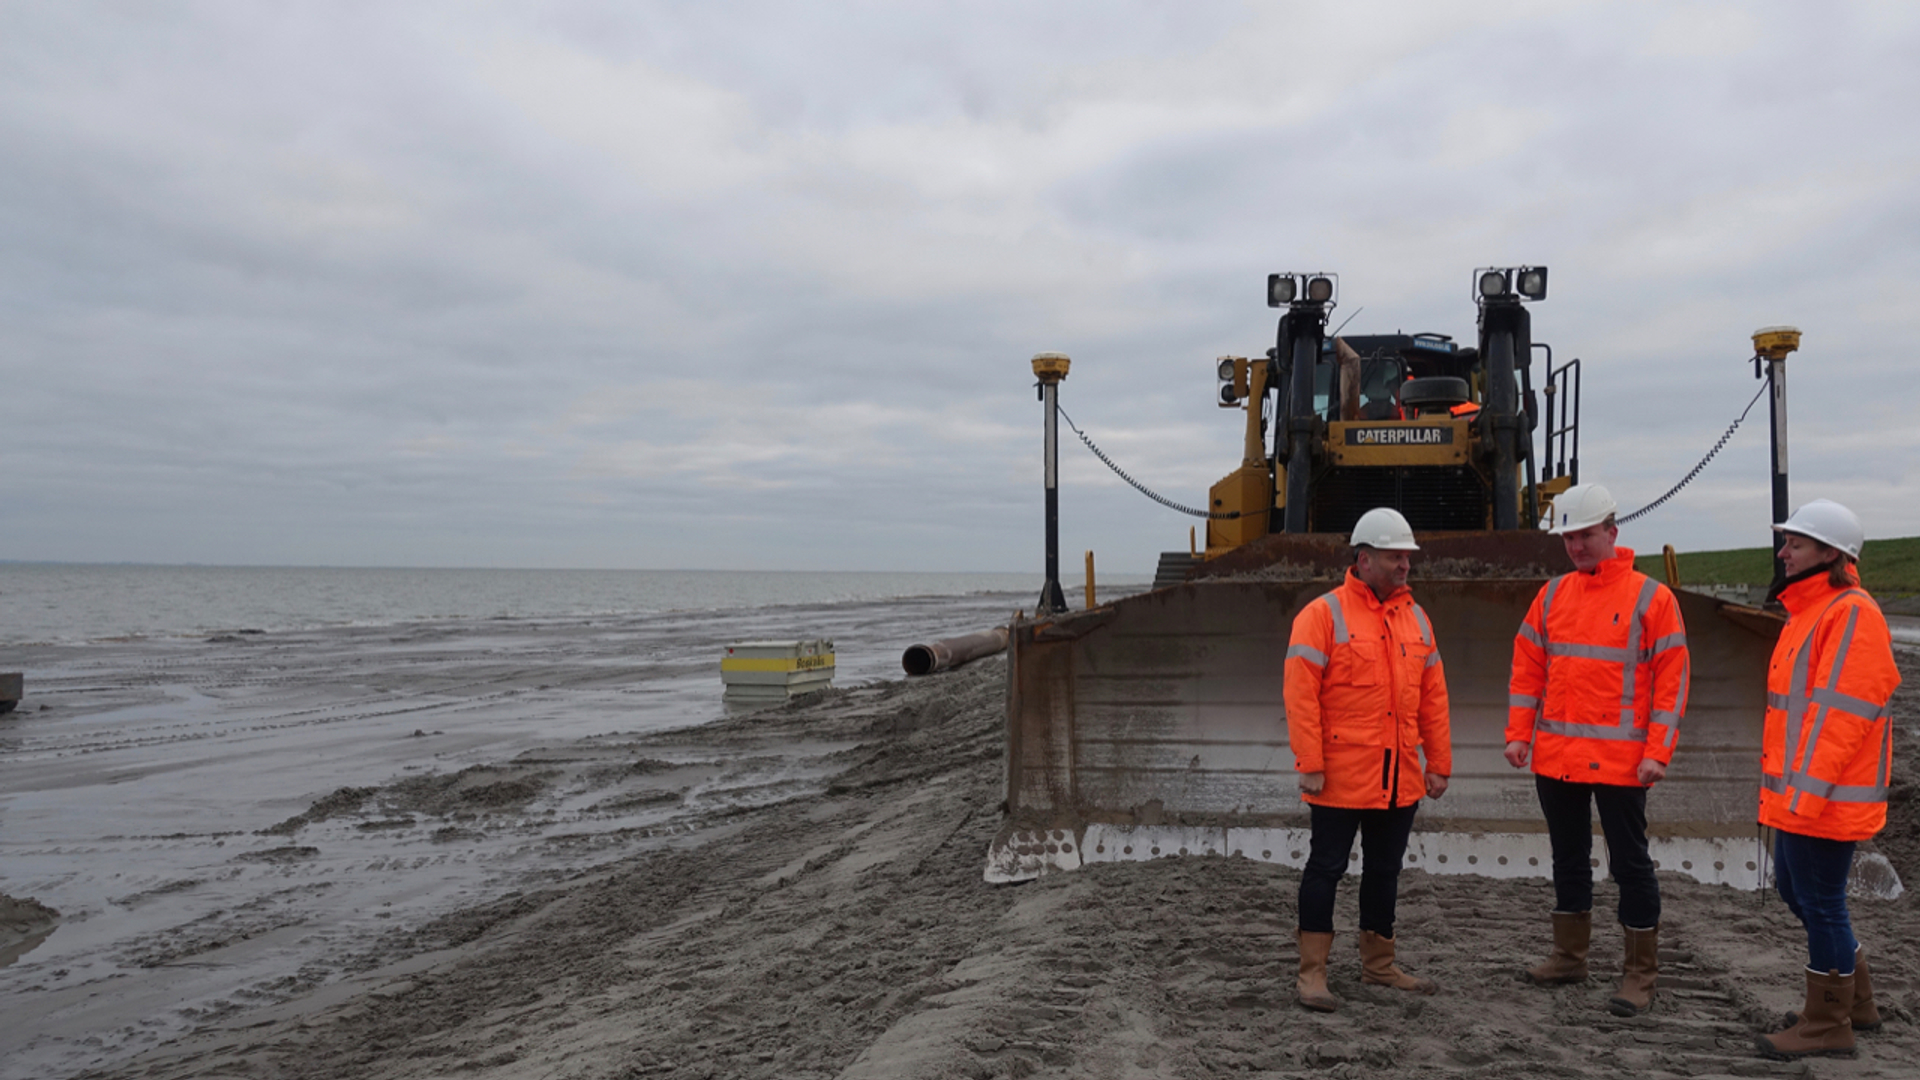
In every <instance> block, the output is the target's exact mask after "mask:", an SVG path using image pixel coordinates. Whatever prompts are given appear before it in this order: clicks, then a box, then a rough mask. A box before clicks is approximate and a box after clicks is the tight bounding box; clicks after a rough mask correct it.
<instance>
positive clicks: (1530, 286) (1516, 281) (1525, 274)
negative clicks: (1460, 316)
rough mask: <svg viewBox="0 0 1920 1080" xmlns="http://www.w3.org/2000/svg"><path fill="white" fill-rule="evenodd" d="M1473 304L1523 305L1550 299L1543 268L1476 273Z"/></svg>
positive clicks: (1496, 268) (1503, 268)
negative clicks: (1518, 303) (1492, 302)
mask: <svg viewBox="0 0 1920 1080" xmlns="http://www.w3.org/2000/svg"><path fill="white" fill-rule="evenodd" d="M1473 291H1474V300H1475V301H1477V302H1479V303H1482V304H1484V303H1487V302H1488V301H1499V302H1502V303H1508V304H1511V303H1515V302H1521V303H1524V302H1526V301H1528V300H1545V299H1546V298H1547V268H1546V267H1544V266H1485V267H1481V268H1480V269H1478V270H1475V271H1474V272H1473Z"/></svg>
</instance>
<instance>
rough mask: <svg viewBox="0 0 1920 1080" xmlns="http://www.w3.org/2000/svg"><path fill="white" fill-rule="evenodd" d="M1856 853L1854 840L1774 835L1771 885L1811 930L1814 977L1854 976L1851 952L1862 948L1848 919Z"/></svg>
mask: <svg viewBox="0 0 1920 1080" xmlns="http://www.w3.org/2000/svg"><path fill="white" fill-rule="evenodd" d="M1853 848H1854V843H1853V841H1851V840H1827V839H1823V838H1821V837H1818V836H1802V835H1800V834H1799V833H1790V832H1781V831H1779V830H1775V831H1774V834H1773V883H1774V886H1775V887H1776V888H1778V889H1779V890H1780V899H1782V900H1785V901H1786V902H1787V908H1788V909H1789V910H1791V911H1792V912H1793V914H1794V915H1795V917H1797V918H1798V919H1799V920H1800V925H1802V926H1804V927H1806V928H1807V966H1808V967H1809V968H1812V969H1813V970H1815V971H1820V972H1827V971H1837V972H1839V973H1841V974H1842V975H1848V974H1851V973H1852V972H1853V951H1854V948H1855V947H1856V946H1858V945H1859V942H1857V941H1855V940H1854V938H1853V919H1852V918H1851V917H1850V916H1849V915H1848V914H1847V874H1848V873H1849V872H1851V871H1852V870H1853Z"/></svg>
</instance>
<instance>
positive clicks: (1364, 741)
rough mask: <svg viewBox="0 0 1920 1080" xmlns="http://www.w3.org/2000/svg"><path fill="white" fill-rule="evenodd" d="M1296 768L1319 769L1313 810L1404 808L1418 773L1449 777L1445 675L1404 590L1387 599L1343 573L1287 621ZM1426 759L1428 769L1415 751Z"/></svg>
mask: <svg viewBox="0 0 1920 1080" xmlns="http://www.w3.org/2000/svg"><path fill="white" fill-rule="evenodd" d="M1286 698H1287V740H1288V742H1289V743H1291V744H1292V747H1293V759H1294V768H1295V769H1297V770H1298V771H1300V772H1303V773H1316V772H1317V773H1325V774H1326V784H1325V786H1323V787H1322V788H1321V789H1320V793H1319V794H1317V795H1307V794H1305V793H1302V796H1301V797H1302V798H1304V799H1306V801H1308V802H1310V803H1315V804H1318V805H1320V806H1340V807H1347V808H1349V809H1356V810H1378V809H1385V808H1387V807H1393V806H1412V805H1413V804H1414V803H1415V802H1418V801H1419V800H1420V797H1421V796H1422V795H1425V794H1426V790H1427V783H1426V773H1433V774H1434V775H1436V776H1451V775H1452V774H1453V740H1452V735H1451V733H1450V731H1449V729H1448V718H1447V677H1446V669H1445V668H1443V667H1442V666H1441V664H1440V650H1439V649H1437V648H1435V647H1434V642H1433V624H1432V623H1430V622H1428V621H1427V613H1426V612H1424V611H1422V610H1420V605H1419V604H1416V603H1414V601H1413V594H1412V593H1411V592H1409V591H1408V590H1407V588H1406V586H1404V585H1403V586H1401V587H1400V588H1398V589H1396V590H1394V592H1393V594H1392V595H1391V596H1389V597H1387V599H1386V600H1385V601H1382V600H1381V599H1380V598H1379V597H1377V596H1375V595H1374V594H1373V590H1372V589H1371V588H1369V587H1368V586H1367V585H1366V583H1365V582H1362V581H1361V580H1360V579H1359V578H1357V577H1355V576H1354V575H1353V571H1351V570H1349V571H1347V580H1346V581H1345V582H1344V583H1342V584H1341V586H1340V587H1339V588H1337V589H1335V590H1333V591H1332V592H1330V593H1327V594H1326V595H1324V596H1320V597H1316V598H1315V599H1313V600H1311V601H1309V602H1308V603H1307V606H1306V607H1305V608H1302V609H1301V611H1300V614H1299V615H1296V616H1295V617H1294V620H1293V639H1292V641H1291V642H1290V643H1289V644H1288V647H1287V660H1286ZM1423 751H1424V752H1425V754H1426V768H1425V770H1424V771H1423V770H1422V769H1421V767H1420V754H1421V753H1422V752H1423Z"/></svg>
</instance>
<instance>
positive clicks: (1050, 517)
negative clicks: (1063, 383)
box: [1033, 353, 1069, 615]
mask: <svg viewBox="0 0 1920 1080" xmlns="http://www.w3.org/2000/svg"><path fill="white" fill-rule="evenodd" d="M1068 363H1069V361H1068V359H1067V357H1066V355H1065V354H1064V353H1040V354H1039V355H1037V356H1035V357H1034V358H1033V373H1034V375H1036V376H1037V377H1038V378H1039V379H1040V402H1041V405H1042V407H1043V408H1045V410H1046V427H1047V436H1046V451H1045V452H1046V486H1047V580H1046V583H1045V584H1043V585H1041V586H1040V600H1039V602H1038V603H1036V604H1035V605H1034V614H1036V615H1058V614H1060V613H1061V612H1063V611H1065V610H1067V597H1066V593H1065V592H1064V591H1062V590H1061V588H1060V407H1059V398H1058V394H1059V390H1060V380H1061V379H1064V378H1066V377H1067V365H1068Z"/></svg>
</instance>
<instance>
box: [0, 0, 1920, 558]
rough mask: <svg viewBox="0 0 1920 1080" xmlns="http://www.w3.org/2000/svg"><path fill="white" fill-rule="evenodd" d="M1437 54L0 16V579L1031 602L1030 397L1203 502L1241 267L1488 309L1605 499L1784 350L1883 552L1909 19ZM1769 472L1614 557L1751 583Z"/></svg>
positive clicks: (939, 35) (1156, 527) (1896, 442)
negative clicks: (1527, 356)
mask: <svg viewBox="0 0 1920 1080" xmlns="http://www.w3.org/2000/svg"><path fill="white" fill-rule="evenodd" d="M1437 7H1438V6H1436V5H1425V4H1414V3H1384V2H1382V3H1372V4H1357V5H1342V6H1340V7H1339V9H1338V10H1334V9H1330V8H1328V9H1324V10H1323V9H1322V8H1318V7H1310V6H1302V5H1284V6H1277V7H1276V6H1272V5H1244V6H1243V5H1239V4H1227V3H1220V4H1196V5H1182V6H1180V7H1179V8H1177V9H1175V8H1166V7H1164V6H1159V5H1134V6H1126V5H1111V4H1100V5H1093V4H1084V5H1044V6H1040V7H1036V6H1034V5H1015V4H1011V3H1009V4H1001V5H983V6H969V7H968V8H966V9H965V10H964V11H945V10H935V9H922V8H918V7H914V6H902V5H881V4H871V5H860V4H848V5H835V6H833V7H831V8H829V9H822V8H820V7H818V6H817V5H816V6H815V7H813V8H795V7H793V6H792V5H774V4H765V5H752V4H700V5H693V4H664V3H663V4H651V5H644V6H633V5H611V4H586V3H574V4H550V5H544V6H540V7H533V6H528V5H470V4H460V5H440V4H427V3H413V4H404V5H363V6H354V5H305V6H301V5H281V6H275V7H273V8H259V7H251V6H246V5H229V4H202V5H186V6H177V7H171V8H164V9H147V8H140V7H126V6H118V5H86V4H65V5H12V6H8V7H6V8H3V9H0V145H5V146H6V147H7V148H8V152H7V154H6V155H5V156H4V158H0V229H3V230H4V235H6V236H7V237H8V243H7V244H6V245H5V246H4V248H0V377H3V378H4V379H5V383H6V386H7V392H6V394H5V395H4V397H3V398H0V507H4V510H0V520H4V522H5V525H6V528H5V530H4V533H3V534H0V535H4V536H5V541H4V543H0V557H10V558H40V559H45V558H67V559H132V560H153V561H173V560H184V561H202V562H241V563H256V562H281V563H302V562H322V563H353V564H413V565H531V566H685V567H773V568H778V567H821V568H865V567H873V568H930V569H931V568H962V569H1010V568H1021V567H1028V566H1033V565H1036V564H1037V559H1038V553H1039V543H1040V538H1039V516H1040V512H1039V490H1038V485H1039V478H1038V460H1037V459H1038V452H1039V421H1040V414H1039V409H1038V406H1037V404H1036V403H1035V402H1034V400H1033V396H1032V392H1031V387H1030V385H1029V383H1030V376H1029V375H1028V374H1027V371H1026V360H1027V357H1028V356H1030V355H1031V354H1032V353H1034V352H1036V351H1040V350H1043V349H1062V350H1065V351H1067V352H1069V353H1071V354H1072V355H1073V356H1074V358H1075V367H1074V373H1073V375H1072V376H1071V377H1070V378H1069V380H1068V382H1067V384H1066V387H1065V390H1064V393H1063V401H1064V403H1065V405H1066V407H1067V409H1068V410H1069V412H1070V413H1071V414H1072V415H1073V416H1074V418H1075V419H1076V420H1077V421H1078V422H1080V423H1081V424H1082V425H1083V426H1085V427H1086V428H1088V430H1089V431H1090V433H1092V434H1093V436H1094V437H1095V438H1096V439H1097V440H1099V441H1100V442H1101V444H1102V445H1103V446H1104V447H1105V448H1106V449H1108V450H1109V452H1111V453H1112V454H1113V455H1114V456H1115V457H1116V458H1118V459H1119V460H1120V461H1122V463H1124V464H1125V465H1127V466H1128V468H1129V469H1131V470H1132V471H1133V472H1135V473H1136V474H1137V475H1138V476H1139V477H1140V478H1141V479H1143V480H1145V481H1146V482H1148V483H1150V484H1153V485H1154V486H1156V487H1158V488H1161V489H1163V490H1164V491H1165V492H1166V494H1168V495H1170V496H1172V497H1174V498H1176V499H1179V500H1181V501H1184V502H1187V503H1190V504H1194V503H1198V502H1200V501H1201V500H1202V499H1203V498H1204V493H1205V489H1206V486H1207V484H1208V483H1210V482H1211V480H1213V479H1214V478H1216V477H1218V476H1220V475H1223V474H1224V473H1226V472H1227V471H1229V469H1231V468H1232V467H1233V466H1234V464H1235V463H1236V462H1237V460H1238V456H1239V449H1238V447H1239V432H1240V427H1239V417H1238V414H1234V413H1227V412H1224V411H1221V410H1218V409H1216V408H1214V407H1213V405H1212V403H1211V393H1212V381H1211V376H1210V368H1211V362H1212V358H1213V357H1214V356H1216V355H1218V354H1220V353H1228V352H1233V353H1242V354H1247V353H1258V352H1259V351H1260V350H1263V349H1264V348H1265V347H1266V345H1267V344H1269V343H1270V338H1271V335H1272V320H1271V314H1270V313H1269V312H1268V311H1267V310H1266V309H1265V307H1264V305H1263V304H1262V302H1261V298H1260V297H1261V287H1262V282H1263V280H1264V275H1265V274H1266V273H1267V272H1268V271H1270V270H1275V269H1321V268H1324V269H1331V270H1335V271H1338V272H1340V273H1341V274H1342V280H1343V296H1342V308H1341V311H1340V312H1339V314H1338V315H1337V316H1336V317H1337V318H1344V317H1346V316H1347V315H1349V314H1353V313H1354V312H1355V311H1356V310H1359V309H1364V310H1361V311H1360V312H1359V314H1358V316H1357V317H1356V319H1355V321H1354V323H1353V324H1352V329H1353V330H1354V331H1356V332H1366V331H1377V330H1388V329H1407V330H1414V329H1432V330H1439V331H1444V332H1449V333H1453V334H1455V335H1457V336H1462V337H1466V336H1471V335H1472V333H1473V309H1472V306H1471V303H1470V301H1469V299H1468V281H1469V271H1470V270H1471V269H1472V268H1473V267H1475V266H1479V265H1487V264H1500V263H1516V262H1546V263H1548V264H1550V265H1551V266H1552V267H1553V270H1554V293H1553V296H1552V297H1551V298H1550V299H1549V300H1548V301H1547V302H1545V303H1544V304H1542V305H1540V307H1539V308H1538V310H1537V311H1536V323H1535V325H1536V333H1537V335H1538V336H1539V337H1540V338H1542V339H1544V340H1547V341H1550V342H1552V343H1553V345H1554V346H1555V350H1556V351H1555V355H1556V357H1558V358H1560V359H1563V360H1564V359H1566V358H1569V357H1573V356H1580V357H1582V358H1583V359H1584V362H1585V365H1586V372H1587V374H1586V390H1587V400H1586V417H1585V428H1584V446H1583V455H1582V457H1583V465H1584V469H1585V471H1586V473H1587V474H1588V475H1589V477H1590V478H1595V479H1604V480H1606V481H1607V482H1609V483H1610V484H1612V485H1613V486H1614V487H1615V489H1616V491H1617V493H1618V494H1619V495H1620V497H1621V499H1622V501H1623V503H1626V504H1628V505H1629V506H1634V505H1638V504H1639V503H1640V502H1644V501H1646V500H1649V499H1651V498H1653V497H1655V496H1657V495H1658V494H1659V493H1660V492H1661V491H1663V490H1665V488H1666V487H1667V486H1668V485H1670V484H1671V483H1672V482H1673V481H1674V480H1675V479H1677V478H1678V477H1679V476H1680V475H1681V474H1682V473H1683V472H1685V471H1686V469H1687V468H1689V467H1691V465H1692V464H1693V462H1694V461H1695V460H1697V459H1698V457H1699V455H1700V454H1702V453H1704V452H1705V450H1706V448H1707V447H1708V446H1709V445H1711V444H1712V442H1713V440H1714V439H1715V438H1717V437H1718V436H1719V434H1720V432H1721V430H1723V428H1724V426H1725V425H1726V423H1727V422H1729V421H1730V420H1731V419H1732V418H1733V416H1735V415H1736V414H1737V413H1738V412H1739V410H1740V408H1741V407H1742V406H1743V405H1744V404H1745V402H1746V400H1747V398H1748V397H1749V396H1750V395H1751V394H1752V392H1753V390H1754V389H1755V386H1756V384H1754V383H1753V381H1752V379H1751V371H1750V369H1749V368H1748V367H1747V366H1745V365H1744V364H1743V361H1744V360H1745V358H1746V355H1747V348H1748V346H1747V342H1746V337H1747V335H1748V334H1749V333H1750V332H1751V331H1752V330H1753V329H1755V328H1757V327H1759V326H1761V325H1765V324H1769V323H1776V322H1793V323H1796V324H1798V325H1800V326H1801V327H1802V328H1803V329H1804V330H1805V331H1806V334H1807V337H1806V352H1805V353H1804V354H1803V355H1800V356H1797V357H1795V359H1794V361H1793V366H1792V372H1793V374H1792V375H1791V377H1790V380H1789V385H1790V387H1791V389H1792V393H1793V440H1794V443H1793V445H1794V450H1793V453H1794V476H1795V491H1796V494H1797V495H1798V496H1800V497H1811V496H1812V495H1814V494H1831V495H1834V496H1836V497H1839V498H1842V499H1843V500H1844V499H1851V500H1853V501H1854V503H1855V505H1856V509H1858V510H1859V511H1860V512H1861V514H1862V516H1863V517H1864V518H1866V519H1867V522H1868V527H1869V530H1870V532H1872V533H1873V534H1877V535H1899V534H1912V533H1915V532H1920V509H1914V507H1916V506H1920V500H1916V498H1915V497H1914V496H1915V494H1916V490H1915V488H1916V483H1915V481H1914V480H1913V479H1912V478H1911V477H1910V476H1909V475H1908V470H1907V469H1906V464H1905V463H1906V462H1907V461H1908V460H1911V459H1912V457H1913V454H1914V451H1915V450H1916V449H1920V446H1916V444H1917V443H1920V436H1916V435H1915V434H1914V433H1913V432H1914V427H1913V425H1912V424H1911V423H1910V422H1909V421H1908V419H1907V418H1908V417H1909V416H1910V415H1911V414H1912V412H1913V411H1914V408H1915V406H1916V405H1920V394H1916V393H1915V391H1914V390H1913V388H1912V386H1911V384H1910V381H1909V379H1908V378H1907V376H1906V375H1905V371H1906V365H1905V363H1904V359H1905V358H1904V356H1903V355H1902V353H1903V351H1904V348H1903V343H1904V342H1906V341H1909V340H1914V339H1915V338H1916V333H1915V331H1916V329H1920V328H1917V327H1916V325H1915V323H1916V319H1917V318H1920V317H1917V316H1916V315H1915V314H1914V313H1913V312H1912V310H1911V308H1910V305H1908V304H1907V303H1906V300H1905V298H1906V297H1907V296H1909V295H1911V294H1912V292H1913V290H1914V287H1915V286H1916V284H1920V282H1917V281H1916V277H1917V276H1920V267H1917V266H1916V261H1915V258H1914V256H1913V252H1914V251H1915V250H1916V247H1915V243H1914V240H1915V237H1916V235H1917V233H1920V212H1917V211H1916V203H1915V199H1914V197H1913V195H1912V194H1911V193H1912V192H1913V191H1915V190H1917V189H1920V188H1917V186H1916V184H1915V180H1916V176H1915V173H1916V171H1920V155H1916V153H1915V151H1914V149H1913V148H1914V147H1915V146H1920V139H1916V135H1917V134H1920V132H1916V130H1915V126H1916V122H1915V119H1914V117H1913V110H1911V108H1910V107H1908V106H1907V105H1906V103H1907V102H1910V101H1913V100H1920V86H1916V85H1915V84H1916V81H1920V75H1916V73H1915V71H1914V69H1913V66H1912V65H1911V64H1910V63H1909V62H1907V61H1908V58H1909V57H1910V56H1911V55H1912V53H1913V51H1914V47H1915V45H1916V44H1917V43H1920V22H1917V21H1916V17H1915V16H1914V15H1913V14H1911V13H1910V12H1909V9H1908V8H1907V7H1906V6H1904V5H1897V4H1870V3H1854V4H1837V5H1828V6H1823V7H1821V8H1818V9H1815V8H1808V7H1805V6H1802V5H1794V4H1786V3H1778V4H1764V5H1724V4H1712V3H1695V4H1652V3H1640V4H1611V3H1610V4H1604V5H1603V4H1593V3H1522V2H1514V3H1507V4H1498V3H1490V4H1485V5H1477V6H1476V9H1475V10H1474V11H1472V12H1467V13H1462V12H1454V11H1442V10H1437ZM1764 441H1765V421H1764V416H1763V415H1761V414H1760V412H1759V411H1758V410H1756V413H1755V416H1754V418H1753V419H1750V420H1749V421H1748V425H1747V427H1746V428H1744V429H1743V430H1742V431H1741V433H1740V435H1739V436H1738V437H1737V438H1736V440H1735V442H1734V443H1733V445H1732V446H1730V447H1729V449H1728V450H1727V451H1726V452H1724V453H1723V455H1722V457H1721V458H1720V459H1719V460H1718V461H1716V462H1715V464H1714V465H1713V466H1712V467H1711V468H1710V469H1709V470H1708V472H1707V473H1706V475H1705V476H1704V477H1703V478H1702V479H1701V480H1700V481H1699V482H1697V483H1696V484H1695V485H1694V487H1693V488H1692V489H1690V490H1689V492H1688V493H1687V495H1686V496H1685V497H1683V498H1681V499H1679V500H1676V501H1675V502H1674V503H1673V504H1672V505H1671V506H1670V507H1669V508H1663V509H1662V510H1661V511H1660V512H1659V513H1658V514H1657V515H1654V516H1652V517H1650V518H1649V519H1648V520H1647V521H1646V523H1645V524H1643V525H1639V526H1635V527H1634V528H1633V529H1632V530H1630V533H1629V537H1628V539H1629V540H1630V541H1632V542H1635V543H1637V544H1639V545H1640V546H1642V547H1657V546H1658V544H1659V543H1660V542H1673V543H1675V544H1676V545H1678V546H1680V547H1682V548H1695V549H1697V548H1703V547H1716V546H1733V545H1744V544H1749V543H1756V542H1760V541H1761V540H1762V539H1764V524H1765V517H1766V504H1767V494H1766V487H1765V464H1764V451H1763V449H1762V448H1763V446H1764ZM1064 452H1065V453H1066V454H1067V455H1068V456H1067V458H1066V464H1065V467H1064V474H1063V475H1064V483H1065V485H1066V486H1065V490H1064V493H1063V503H1064V508H1065V515H1066V520H1065V535H1064V542H1065V543H1066V544H1067V545H1068V547H1069V548H1070V549H1073V550H1077V549H1079V548H1093V549H1095V550H1096V551H1097V552H1098V553H1099V554H1100V557H1101V560H1102V564H1103V565H1107V566H1112V567H1114V568H1116V569H1130V570H1144V569H1148V568H1150V567H1151V565H1152V562H1153V559H1154V553H1155V552H1157V551H1158V550H1161V549H1163V548H1174V547H1181V546H1184V544H1185V534H1186V528H1187V525H1188V524H1189V519H1186V518H1182V517H1180V516H1178V515H1175V514H1172V513H1170V512H1167V511H1164V510H1161V509H1159V508H1157V507H1155V506H1153V505H1152V504H1150V503H1148V502H1146V501H1145V500H1144V499H1142V498H1140V497H1139V496H1138V495H1137V494H1135V493H1133V492H1132V491H1131V490H1130V489H1128V488H1126V487H1125V486H1124V485H1122V484H1121V483H1120V481H1119V480H1118V479H1116V478H1114V477H1113V476H1112V475H1111V474H1110V473H1108V472H1107V471H1106V470H1105V468H1104V467H1102V466H1100V465H1099V464H1098V463H1097V462H1095V461H1093V460H1092V458H1091V457H1090V456H1089V455H1086V454H1085V453H1084V452H1083V451H1081V450H1080V448H1079V447H1078V446H1077V444H1075V443H1072V442H1069V443H1068V444H1067V445H1066V447H1065V451H1064Z"/></svg>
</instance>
